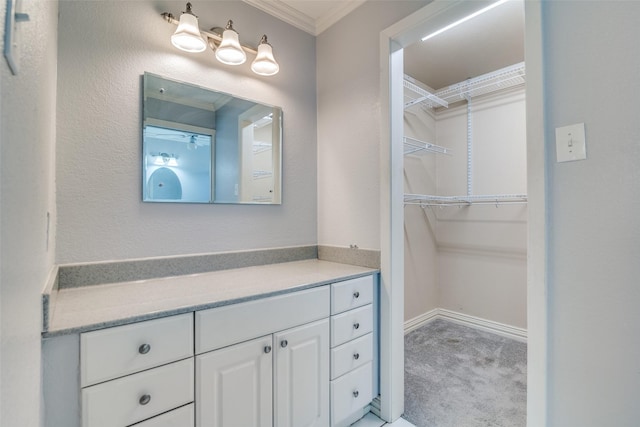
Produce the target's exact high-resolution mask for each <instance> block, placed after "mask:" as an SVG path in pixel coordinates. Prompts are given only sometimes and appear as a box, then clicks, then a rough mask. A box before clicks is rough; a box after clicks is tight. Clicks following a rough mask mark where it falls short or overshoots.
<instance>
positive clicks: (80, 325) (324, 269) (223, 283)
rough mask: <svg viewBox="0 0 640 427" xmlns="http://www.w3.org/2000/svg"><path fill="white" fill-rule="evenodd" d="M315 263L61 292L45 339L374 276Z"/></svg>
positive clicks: (369, 271)
mask: <svg viewBox="0 0 640 427" xmlns="http://www.w3.org/2000/svg"><path fill="white" fill-rule="evenodd" d="M377 271H378V270H376V269H372V268H365V267H358V266H354V265H347V264H340V263H335V262H329V261H322V260H318V259H309V260H304V261H295V262H285V263H280V264H269V265H263V266H255V267H246V268H235V269H230V270H220V271H214V272H209V273H199V274H192V275H184V276H173V277H164V278H159V279H147V280H139V281H134V282H121V283H113V284H105V285H93V286H85V287H78V288H69V289H60V290H57V291H52V292H56V295H55V298H51V301H52V304H51V307H49V308H48V310H49V311H50V313H47V312H46V311H47V310H45V316H50V320H49V322H48V324H46V325H47V326H45V327H44V328H43V337H51V336H56V335H64V334H74V333H79V332H86V331H90V330H95V329H101V328H105V327H110V326H117V325H123V324H127V323H132V322H137V321H141V320H148V319H154V318H158V317H164V316H168V315H173V314H180V313H186V312H190V311H195V310H202V309H207V308H213V307H218V306H222V305H227V304H234V303H238V302H243V301H249V300H252V299H258V298H264V297H268V296H273V295H278V294H283V293H287V292H292V291H298V290H302V289H308V288H312V287H316V286H322V285H326V284H328V283H331V282H335V281H339V280H346V279H351V278H355V277H360V276H365V275H368V274H372V273H375V272H377Z"/></svg>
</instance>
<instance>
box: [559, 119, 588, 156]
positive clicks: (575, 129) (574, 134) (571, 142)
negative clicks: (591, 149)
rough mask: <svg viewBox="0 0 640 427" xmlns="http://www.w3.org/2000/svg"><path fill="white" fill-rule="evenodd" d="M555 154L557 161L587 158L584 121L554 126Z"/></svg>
mask: <svg viewBox="0 0 640 427" xmlns="http://www.w3.org/2000/svg"><path fill="white" fill-rule="evenodd" d="M556 155H557V160H558V163H560V162H572V161H574V160H584V159H586V158H587V141H586V136H585V131H584V123H577V124H575V125H570V126H563V127H559V128H556Z"/></svg>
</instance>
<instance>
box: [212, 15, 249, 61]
mask: <svg viewBox="0 0 640 427" xmlns="http://www.w3.org/2000/svg"><path fill="white" fill-rule="evenodd" d="M216 58H218V61H220V62H222V63H223V64H228V65H240V64H244V62H245V61H246V60H247V54H246V53H244V50H243V49H242V46H240V40H238V33H237V32H236V30H234V29H233V22H232V21H229V22H228V23H227V28H226V29H225V30H224V32H223V33H222V41H221V42H220V46H218V48H217V49H216Z"/></svg>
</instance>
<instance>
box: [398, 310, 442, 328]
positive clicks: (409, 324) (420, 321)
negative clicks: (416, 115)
mask: <svg viewBox="0 0 640 427" xmlns="http://www.w3.org/2000/svg"><path fill="white" fill-rule="evenodd" d="M439 310H440V309H439V308H434V309H433V310H430V311H427V312H426V313H423V314H421V315H419V316H416V317H414V318H413V319H409V320H407V321H406V322H404V334H405V335H407V334H408V333H409V332H411V331H413V330H414V329H418V328H419V327H420V326H422V325H426V324H427V323H429V322H431V321H432V320H435V319H436V318H437V317H438V316H439V315H440V313H439Z"/></svg>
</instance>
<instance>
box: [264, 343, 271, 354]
mask: <svg viewBox="0 0 640 427" xmlns="http://www.w3.org/2000/svg"><path fill="white" fill-rule="evenodd" d="M264 352H265V353H271V346H270V345H267V346H265V347H264Z"/></svg>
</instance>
